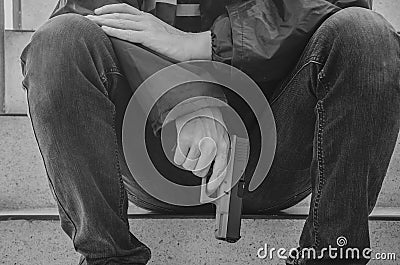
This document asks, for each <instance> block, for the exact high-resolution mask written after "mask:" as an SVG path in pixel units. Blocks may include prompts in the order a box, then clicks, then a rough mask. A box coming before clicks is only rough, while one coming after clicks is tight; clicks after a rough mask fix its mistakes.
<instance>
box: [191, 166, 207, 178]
mask: <svg viewBox="0 0 400 265" xmlns="http://www.w3.org/2000/svg"><path fill="white" fill-rule="evenodd" d="M210 167H211V164H210V165H209V166H207V167H206V168H204V169H202V170H196V169H195V170H194V171H192V173H193V174H194V175H195V176H197V177H199V178H204V177H206V176H207V173H208V171H210Z"/></svg>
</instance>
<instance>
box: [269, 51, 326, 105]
mask: <svg viewBox="0 0 400 265" xmlns="http://www.w3.org/2000/svg"><path fill="white" fill-rule="evenodd" d="M319 60H320V57H319V56H312V57H309V58H308V59H307V60H306V62H305V63H304V64H302V66H301V67H299V68H298V69H297V70H296V71H294V72H293V74H292V75H291V76H290V77H289V79H288V80H289V81H288V82H286V83H284V86H283V88H282V89H279V90H280V92H279V94H278V95H277V96H276V97H275V98H273V99H272V101H271V103H270V104H271V105H272V104H273V103H275V102H276V101H277V100H278V99H279V98H280V97H281V96H282V95H283V93H284V92H285V91H286V89H287V88H288V87H289V86H290V84H291V83H292V82H293V80H294V79H295V78H296V76H297V75H299V74H300V72H301V71H303V69H304V68H305V67H307V66H308V65H310V64H312V63H315V64H318V65H323V63H321V62H320V61H319Z"/></svg>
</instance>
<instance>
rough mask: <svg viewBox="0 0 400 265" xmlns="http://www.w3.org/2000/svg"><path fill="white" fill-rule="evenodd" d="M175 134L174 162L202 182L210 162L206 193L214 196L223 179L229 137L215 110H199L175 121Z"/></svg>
mask: <svg viewBox="0 0 400 265" xmlns="http://www.w3.org/2000/svg"><path fill="white" fill-rule="evenodd" d="M176 129H177V132H178V139H177V147H176V150H175V157H174V162H175V163H176V164H177V165H180V166H182V167H183V168H184V169H186V170H189V171H192V172H193V174H195V175H196V176H198V177H200V178H204V177H205V176H206V175H207V173H208V171H209V169H210V166H211V164H212V162H213V161H214V166H213V172H212V175H211V178H210V180H209V182H208V184H207V193H208V194H212V193H214V192H215V191H216V190H217V188H218V187H219V186H220V185H221V183H222V181H223V180H224V178H225V175H226V169H227V163H228V153H229V148H230V141H229V136H228V133H227V131H226V128H225V124H224V121H223V119H222V114H221V112H220V110H219V109H218V108H206V109H200V110H198V111H196V112H194V113H191V114H188V115H186V116H183V117H179V118H177V119H176Z"/></svg>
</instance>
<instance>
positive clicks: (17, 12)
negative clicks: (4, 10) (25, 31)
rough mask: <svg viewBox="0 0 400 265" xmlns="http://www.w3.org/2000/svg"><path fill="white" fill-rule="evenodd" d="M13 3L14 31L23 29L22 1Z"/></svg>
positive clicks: (17, 0)
mask: <svg viewBox="0 0 400 265" xmlns="http://www.w3.org/2000/svg"><path fill="white" fill-rule="evenodd" d="M12 2H13V4H12V13H13V14H12V17H13V29H22V7H21V0H13V1H12Z"/></svg>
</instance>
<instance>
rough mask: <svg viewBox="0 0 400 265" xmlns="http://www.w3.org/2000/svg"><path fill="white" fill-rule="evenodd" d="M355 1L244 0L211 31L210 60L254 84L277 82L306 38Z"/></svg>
mask: <svg viewBox="0 0 400 265" xmlns="http://www.w3.org/2000/svg"><path fill="white" fill-rule="evenodd" d="M371 4H372V3H371V1H366V0H360V1H354V0H353V1H352V0H340V1H333V0H332V1H325V0H280V1H277V0H248V1H244V2H237V3H234V4H231V5H228V6H227V7H226V10H227V12H226V13H225V14H223V15H221V16H220V17H219V18H217V19H216V21H215V22H214V24H213V26H212V27H211V31H212V41H213V45H212V47H213V60H216V61H220V62H225V63H229V64H232V65H233V66H235V67H237V68H239V69H241V70H242V71H244V72H245V73H246V74H248V75H249V76H250V77H252V78H253V79H254V80H255V81H256V82H268V81H276V80H281V79H283V78H284V77H285V76H287V74H288V73H289V72H290V71H291V70H292V69H293V67H294V66H295V64H296V63H297V61H298V59H299V58H300V56H301V53H302V52H303V50H304V48H305V46H306V44H307V42H308V40H309V38H310V37H311V36H312V34H313V33H314V32H315V30H316V29H317V28H318V26H319V25H320V24H321V23H322V22H323V21H324V20H325V19H326V18H327V17H329V16H330V15H332V14H333V13H335V12H337V11H339V10H340V9H341V8H344V7H349V6H361V7H367V8H370V7H371Z"/></svg>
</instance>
